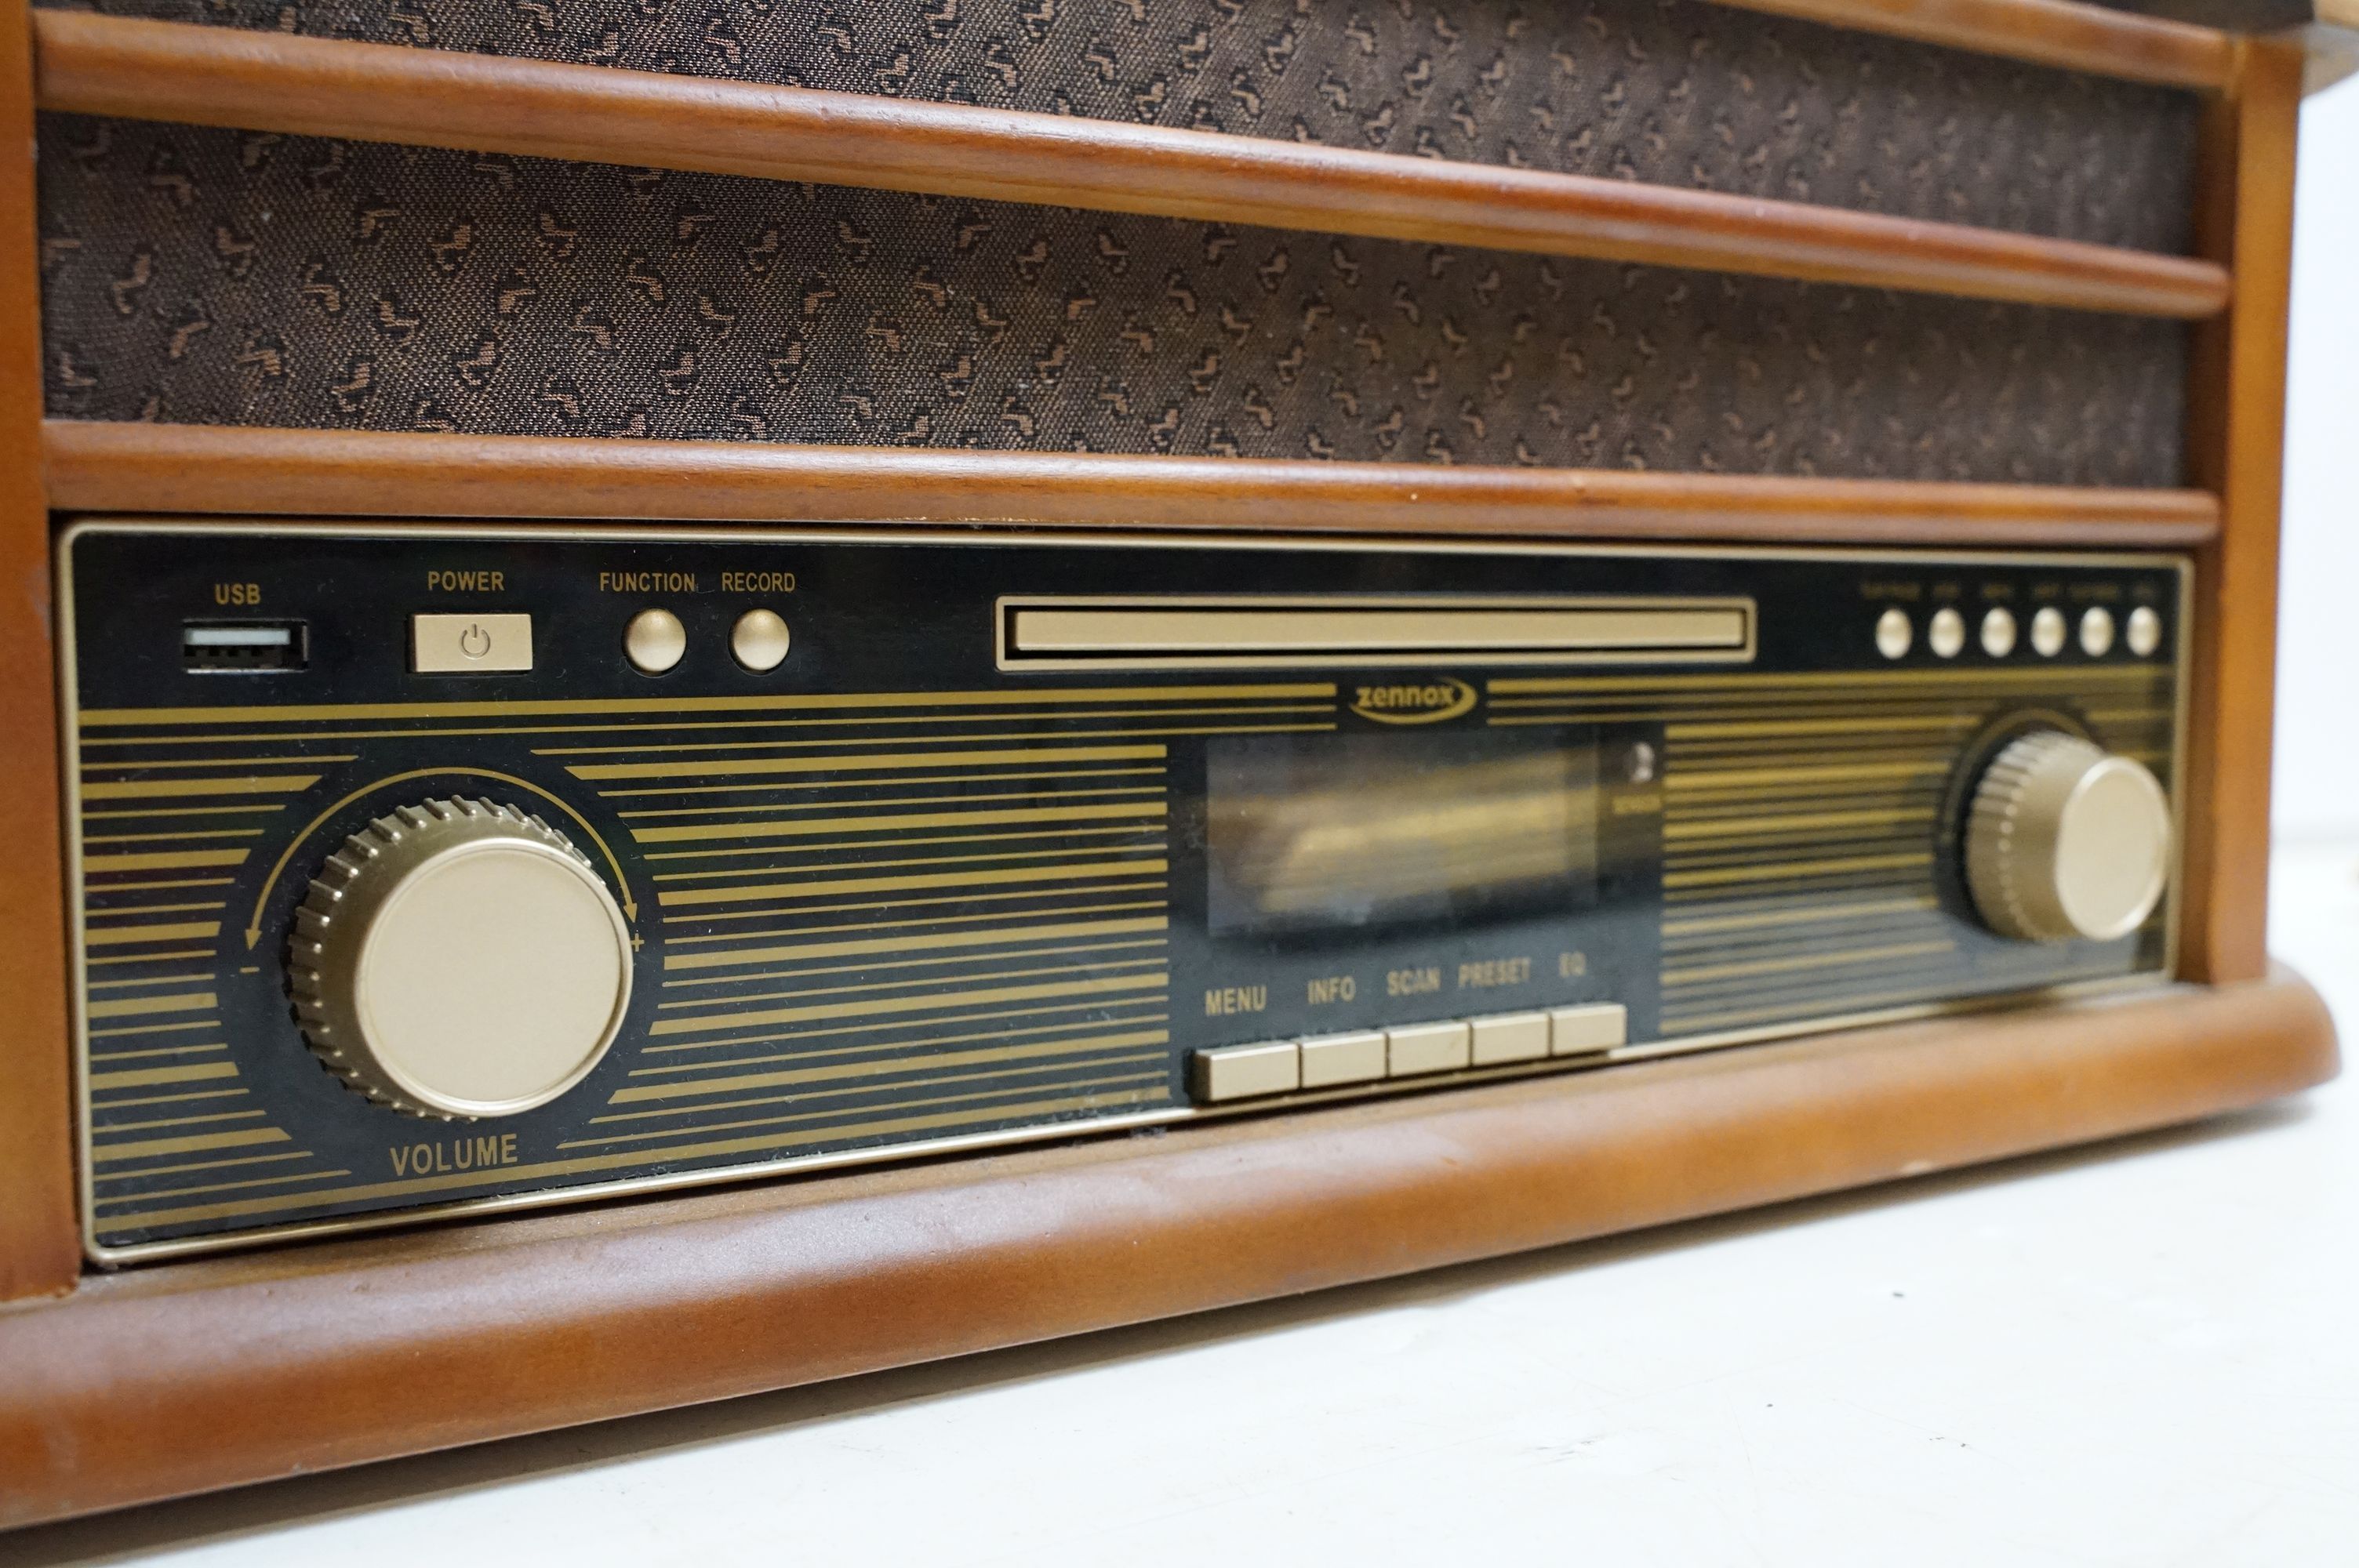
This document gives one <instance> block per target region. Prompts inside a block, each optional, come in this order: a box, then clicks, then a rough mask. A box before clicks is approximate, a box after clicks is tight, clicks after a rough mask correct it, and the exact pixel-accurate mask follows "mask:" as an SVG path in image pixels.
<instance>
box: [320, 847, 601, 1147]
mask: <svg viewBox="0 0 2359 1568" xmlns="http://www.w3.org/2000/svg"><path fill="white" fill-rule="evenodd" d="M287 975H288V990H289V991H290V993H291V994H292V995H293V997H294V1000H295V1014H296V1018H297V1021H298V1022H299V1023H300V1024H301V1025H302V1029H303V1033H304V1035H305V1037H306V1038H307V1039H309V1040H310V1044H311V1049H312V1050H313V1051H314V1052H316V1053H317V1054H319V1056H320V1058H321V1060H322V1061H324V1062H325V1063H327V1065H329V1066H330V1067H331V1068H332V1069H333V1070H334V1071H335V1072H336V1073H337V1074H338V1076H341V1077H342V1078H343V1079H344V1081H345V1082H346V1083H348V1084H350V1085H351V1086H352V1087H354V1088H356V1089H359V1090H360V1091H362V1092H363V1093H364V1094H366V1095H367V1096H368V1097H369V1098H371V1099H375V1100H378V1101H381V1102H383V1103H385V1104H386V1105H391V1106H395V1107H397V1108H400V1109H403V1110H407V1111H410V1112H413V1113H415V1114H417V1115H420V1116H437V1117H442V1118H445V1119H457V1118H474V1117H486V1116H510V1115H514V1114H516V1112H518V1111H525V1110H530V1109H531V1108H534V1107H535V1106H538V1105H546V1104H547V1103H549V1101H550V1100H552V1099H555V1098H557V1097H558V1096H559V1095H561V1094H563V1093H564V1092H565V1091H566V1090H567V1089H570V1088H571V1087H573V1086H574V1085H575V1084H578V1083H580V1082H581V1081H582V1078H583V1077H585V1076H588V1075H589V1072H590V1070H591V1069H592V1067H594V1066H596V1065H598V1061H599V1058H601V1057H602V1056H603V1055H604V1054H606V1048H607V1047H608V1046H609V1045H611V1044H613V1043H614V1035H615V1033H616V1031H618V1030H619V1029H621V1027H622V1024H623V1013H624V1010H625V1008H626V1007H627V1006H628V1005H629V1003H630V1000H631V933H630V927H629V926H628V925H626V924H625V921H624V919H623V912H622V911H621V910H620V909H618V908H616V907H615V904H614V895H613V893H611V892H608V891H607V888H606V884H605V882H604V881H602V880H601V879H600V878H599V876H598V873H597V871H596V870H595V869H594V868H592V865H591V864H590V861H589V860H587V859H586V858H585V857H584V856H583V855H582V852H581V851H580V850H579V849H575V848H574V847H573V845H572V843H571V840H569V839H568V838H566V837H565V835H564V834H562V833H560V832H559V831H557V829H555V828H554V827H549V824H547V823H546V822H543V821H542V820H540V818H538V817H537V816H527V815H526V814H525V813H523V812H520V811H518V810H516V808H515V807H513V806H501V805H496V804H495V803H494V802H491V801H488V800H429V801H427V802H425V803H424V804H422V805H419V806H403V807H401V808H400V809H399V810H397V811H395V812H394V813H392V814H391V815H390V816H382V817H379V818H377V820H375V822H372V823H370V824H369V825H368V826H367V827H364V828H363V829H362V830H361V831H360V832H358V833H355V834H353V836H352V837H351V838H348V839H346V840H345V841H344V846H343V848H342V849H339V850H337V851H336V852H335V853H334V854H332V855H330V856H329V857H328V860H327V863H326V865H324V866H323V867H322V868H321V871H320V874H319V876H318V877H316V878H315V879H313V881H312V882H311V888H310V894H309V896H307V897H306V898H305V899H304V901H303V903H302V906H301V907H300V908H299V909H298V910H297V911H296V912H295V934H294V936H293V938H292V939H291V940H290V941H289V943H288V955H287Z"/></svg>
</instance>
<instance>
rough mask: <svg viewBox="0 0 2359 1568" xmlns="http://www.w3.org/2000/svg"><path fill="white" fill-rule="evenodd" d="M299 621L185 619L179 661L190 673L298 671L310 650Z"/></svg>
mask: <svg viewBox="0 0 2359 1568" xmlns="http://www.w3.org/2000/svg"><path fill="white" fill-rule="evenodd" d="M308 643H309V639H308V638H307V637H306V636H305V635H304V628H303V622H300V621H188V622H182V623H181V626H180V662H181V663H182V664H183V665H186V666H187V667H188V671H189V673H190V675H261V674H266V673H267V672H269V671H272V670H299V669H301V668H302V667H303V663H304V659H305V657H306V656H307V655H308V654H309V653H310V648H309V646H308Z"/></svg>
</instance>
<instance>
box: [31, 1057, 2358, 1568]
mask: <svg viewBox="0 0 2359 1568" xmlns="http://www.w3.org/2000/svg"><path fill="white" fill-rule="evenodd" d="M2311 1115H2312V1109H2311V1104H2310V1101H2309V1100H2308V1099H2306V1098H2304V1099H2295V1100H2290V1101H2285V1102H2280V1103H2278V1104H2276V1105H2271V1106H2267V1107H2262V1108H2256V1109H2254V1110H2249V1111H2245V1112H2240V1113H2237V1114H2234V1115H2231V1116H2226V1117H2222V1118H2218V1119H2212V1120H2210V1121H2206V1122H2199V1123H2195V1124H2193V1125H2190V1126H2185V1127H2178V1128H2169V1129H2164V1130H2159V1131H2156V1132H2149V1133H2143V1134H2138V1135H2136V1136H2132V1137H2128V1138H2121V1139H2114V1140H2111V1141H2105V1142H2102V1143H2095V1144H2089V1145H2084V1146H2082V1147H2079V1148H2074V1149H2066V1150H2059V1151H2053V1152H2046V1153H2040V1154H2033V1155H2027V1156H2023V1157H2021V1158H2017V1159H2014V1160H2008V1161H2003V1162H1997V1163H1995V1164H1989V1165H1981V1166H1973V1167H1968V1168H1965V1169H1962V1170H1958V1171H1952V1172H1945V1173H1939V1174H1935V1175H1930V1176H1924V1177H1919V1178H1916V1179H1913V1180H1909V1181H1905V1182H1894V1183H1887V1184H1881V1185H1877V1186H1873V1187H1867V1188H1861V1189H1855V1190H1853V1191H1849V1192H1843V1193H1836V1194H1831V1195H1825V1196H1821V1197H1816V1198H1808V1199H1801V1200H1797V1201H1795V1202H1791V1203H1786V1204H1778V1205H1773V1206H1769V1207H1767V1208H1760V1209H1753V1210H1748V1211H1745V1212H1742V1213H1738V1214H1733V1215H1723V1216H1717V1217H1710V1218H1705V1219H1698V1220H1691V1221H1688V1222H1685V1223H1682V1224H1678V1225H1671V1226H1664V1227H1657V1228H1654V1229H1650V1230H1644V1231H1639V1232H1636V1233H1633V1234H1630V1235H1625V1236H1619V1237H1609V1238H1602V1239H1599V1240H1595V1241H1588V1242H1579V1243H1573V1244H1571V1245H1568V1246H1564V1247H1560V1248H1553V1249H1547V1250H1543V1251H1538V1252H1531V1253H1524V1254H1519V1255H1516V1256H1512V1257H1507V1258H1501V1259H1494V1260H1487V1261H1484V1262H1478V1263H1469V1264H1463V1265H1460V1266H1458V1267H1455V1268H1450V1269H1443V1270H1437V1271H1430V1272H1427V1273H1422V1274H1412V1275H1408V1276H1406V1277H1403V1278H1400V1279H1395V1280H1386V1281H1375V1282H1372V1283H1368V1284H1364V1285H1354V1286H1347V1287H1343V1288H1339V1289H1335V1290H1331V1291H1322V1292H1313V1293H1311V1294H1309V1295H1303V1296H1296V1297H1290V1298H1287V1299H1284V1300H1279V1301H1274V1302H1264V1303H1254V1304H1251V1305H1246V1306H1239V1307H1232V1308H1228V1309H1224V1310H1222V1311H1218V1312H1212V1313H1204V1314H1196V1315H1194V1316H1190V1317H1182V1318H1177V1319H1172V1320H1169V1321H1165V1322H1159V1323H1151V1324H1143V1325H1136V1326H1133V1327H1128V1328H1119V1329H1110V1330H1106V1331H1103V1332H1101V1333H1096V1334H1090V1335H1082V1336H1074V1337H1071V1338H1067V1339H1061V1340H1054V1341H1050V1342H1048V1343H1046V1344H1042V1345H1036V1346H1018V1347H1016V1348H1013V1349H1008V1350H1001V1351H994V1352H988V1353H984V1354H980V1355H975V1356H970V1357H959V1358H956V1359H952V1360H949V1361H942V1362H937V1363H933V1364H930V1365H927V1366H919V1367H912V1368H901V1369H898V1370H894V1371H887V1372H878V1373H873V1374H869V1375H867V1376H864V1377H857V1378H848V1379H840V1380H837V1381H835V1382H832V1383H822V1384H818V1385H815V1386H811V1387H808V1388H801V1389H788V1390H780V1391H777V1392H775V1393H769V1394H756V1395H748V1396H746V1397H745V1398H742V1399H735V1400H723V1401H720V1402H718V1403H713V1404H707V1405H701V1406H693V1407H690V1408H687V1409H683V1410H678V1411H660V1412H658V1413H655V1414H650V1415H644V1416H636V1417H630V1418H626V1419H623V1420H617V1421H612V1422H601V1423H598V1424H596V1425H592V1426H587V1427H579V1428H574V1429H571V1430H568V1431H561V1432H553V1433H539V1434H536V1435H532V1436H527V1437H519V1438H513V1439H509V1440H506V1441H503V1442H498V1443H490V1444H477V1445H474V1446H472V1447H468V1448H462V1449H454V1450H451V1451H448V1452H444V1453H440V1454H421V1455H419V1456H417V1457H414V1458H409V1459H401V1460H395V1461H391V1462H388V1463H385V1464H380V1465H366V1466H362V1467H358V1468H354V1469H348V1470H342V1471H334V1472H330V1473H327V1474H323V1475H317V1476H302V1477H298V1478H295V1479H291V1480H286V1481H279V1482H275V1483H270V1484H266V1485H263V1486H257V1487H245V1488H242V1489H240V1490H237V1491H233V1492H227V1493H219V1494H215V1495H212V1496H209V1497H202V1498H189V1499H184V1500H181V1501H178V1502H171V1503H163V1504H158V1505H155V1506H153V1507H149V1508H145V1509H132V1510H128V1511H125V1512H122V1513H117V1514H111V1515H106V1516H102V1517H100V1518H97V1519H80V1520H73V1521H69V1522H66V1523H63V1524H58V1525H50V1526H46V1527H42V1528H39V1529H36V1530H26V1531H22V1532H18V1533H16V1534H15V1535H11V1536H6V1537H0V1558H5V1561H6V1562H7V1563H10V1564H11V1565H12V1568H61V1565H65V1564H85V1563H92V1564H94V1563H111V1562H119V1561H123V1560H125V1559H128V1558H132V1557H135V1556H137V1555H140V1554H144V1553H147V1552H156V1551H158V1550H162V1549H168V1548H172V1547H187V1546H192V1545H197V1544H201V1543H203V1544H212V1545H226V1544H230V1543H234V1542H235V1541H238V1540H240V1539H241V1538H253V1537H257V1536H260V1535H264V1534H266V1533H269V1532H272V1531H275V1530H281V1529H287V1528H291V1527H296V1526H302V1525H310V1524H315V1523H321V1522H324V1521H327V1520H331V1519H338V1518H348V1517H352V1516H357V1515H364V1514H366V1513H368V1512H370V1511H372V1510H375V1509H385V1508H390V1507H397V1506H401V1505H407V1504H411V1503H417V1502H421V1501H427V1500H430V1499H434V1498H454V1497H460V1496H463V1495H467V1494H470V1493H475V1492H480V1491H483V1490H485V1489H487V1488H495V1487H501V1486H504V1485H507V1484H510V1483H514V1482H517V1481H523V1480H528V1479H532V1478H535V1477H544V1476H558V1475H564V1474H569V1473H574V1474H582V1473H591V1472H595V1471H597V1470H598V1469H600V1468H601V1467H604V1466H614V1465H622V1464H625V1463H626V1462H628V1461H632V1460H635V1459H639V1458H642V1457H645V1456H647V1455H650V1454H667V1453H680V1452H686V1451H692V1450H695V1449H698V1448H701V1447H708V1446H712V1445H716V1444H727V1443H731V1442H734V1441H738V1440H743V1439H748V1438H754V1437H757V1436H760V1435H763V1434H768V1433H781V1432H787V1431H790V1430H793V1429H797V1428H813V1427H820V1426H823V1425H825V1424H826V1423H829V1422H840V1421H843V1420H846V1419H848V1418H851V1417H854V1416H859V1415H863V1414H866V1413H868V1412H872V1411H880V1410H884V1409H887V1408H891V1407H907V1406H917V1405H923V1404H925V1403H927V1402H929V1401H935V1400H946V1399H949V1398H951V1397H953V1396H958V1395H962V1394H966V1393H970V1392H973V1391H976V1390H986V1389H994V1388H1005V1387H1009V1386H1013V1385H1017V1384H1022V1383H1026V1382H1031V1381H1036V1380H1041V1379H1053V1378H1057V1377H1060V1376H1063V1375H1066V1374H1071V1373H1076V1372H1081V1371H1084V1370H1087V1369H1089V1368H1097V1367H1102V1366H1104V1365H1107V1364H1109V1363H1115V1362H1122V1361H1131V1360H1144V1359H1147V1358H1151V1357H1157V1356H1160V1355H1165V1354H1169V1353H1174V1352H1180V1351H1186V1350H1190V1349H1194V1348H1198V1347H1201V1346H1211V1345H1216V1344H1219V1343H1221V1342H1223V1341H1229V1340H1236V1339H1243V1338H1248V1337H1251V1336H1261V1335H1267V1334H1271V1333H1275V1332H1279V1331H1283V1330H1287V1329H1291V1328H1297V1327H1301V1326H1305V1325H1313V1324H1318V1323H1322V1322H1331V1321H1335V1320H1342V1319H1346V1318H1350V1317H1353V1316H1355V1315H1361V1314H1376V1313H1381V1312H1385V1311H1388V1310H1393V1309H1398V1308H1403V1307H1418V1306H1428V1305H1443V1304H1447V1303H1451V1302H1454V1301H1459V1300H1462V1299H1464V1298H1467V1297H1471V1296H1474V1295H1479V1294H1481V1293H1483V1292H1489V1291H1493V1290H1495V1289H1499V1288H1503V1287H1506V1286H1512V1285H1517V1284H1520V1283H1524V1282H1527V1281H1536V1280H1539V1279H1543V1278H1546V1277H1550V1276H1560V1275H1571V1274H1577V1273H1579V1272H1582V1271H1589V1270H1595V1269H1600V1268H1603V1267H1605V1266H1607V1265H1611V1264H1615V1263H1622V1262H1627V1261H1633V1260H1643V1259H1645V1258H1647V1257H1649V1256H1651V1255H1655V1254H1659V1253H1664V1252H1669V1251H1672V1250H1676V1249H1701V1248H1705V1247H1709V1246H1712V1245H1713V1244H1715V1243H1720V1242H1727V1241H1734V1240H1737V1239H1741V1238H1746V1237H1751V1236H1756V1235H1758V1234H1761V1233H1764V1232H1772V1231H1777V1230H1783V1229H1793V1228H1799V1227H1809V1226H1811V1225H1815V1224H1821V1223H1825V1222H1829V1221H1833V1220H1836V1219H1840V1218H1842V1217H1845V1216H1849V1215H1853V1214H1856V1213H1861V1212H1864V1211H1873V1210H1889V1209H1895V1208H1900V1207H1905V1206H1909V1205H1912V1204H1921V1203H1926V1202H1930V1200H1933V1199H1935V1198H1939V1197H1943V1196H1948V1195H1956V1194H1961V1193H1966V1192H1971V1191H1973V1190H1975V1189H1979V1188H1985V1187H1991V1186H1995V1185H1998V1184H2006V1183H2013V1182H2018V1181H2026V1180H2029V1179H2033V1178H2037V1177H2039V1176H2042V1175H2048V1174H2054V1173H2065V1172H2070V1171H2073V1170H2076V1169H2082V1168H2086V1167H2096V1166H2104V1165H2110V1164H2117V1163H2128V1162H2136V1161H2139V1160H2141V1159H2148V1158H2154V1157H2158V1156H2161V1155H2164V1154H2167V1153H2171V1152H2179V1151H2182V1150H2190V1149H2194V1148H2199V1147H2201V1146H2204V1145H2209V1144H2223V1143H2227V1142H2230V1141H2235V1140H2241V1139H2247V1138H2254V1137H2258V1136H2263V1135H2266V1134H2268V1133H2272V1132H2282V1131H2287V1130H2292V1129H2294V1128H2296V1127H2299V1125H2300V1124H2301V1123H2303V1122H2304V1121H2306V1120H2308V1119H2310V1116H2311ZM782 1485H783V1486H784V1487H787V1488H790V1487H791V1485H792V1483H791V1481H787V1482H784V1483H782Z"/></svg>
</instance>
